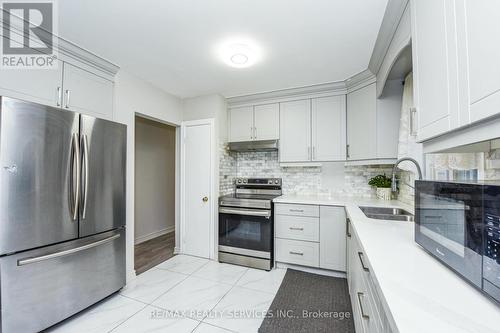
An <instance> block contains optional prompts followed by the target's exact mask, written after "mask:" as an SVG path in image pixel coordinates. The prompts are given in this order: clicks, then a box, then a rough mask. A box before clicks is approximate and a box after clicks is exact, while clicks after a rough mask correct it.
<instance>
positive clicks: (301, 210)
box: [290, 209, 304, 213]
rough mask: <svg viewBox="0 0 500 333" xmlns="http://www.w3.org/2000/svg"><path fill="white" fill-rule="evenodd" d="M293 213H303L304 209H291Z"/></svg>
mask: <svg viewBox="0 0 500 333" xmlns="http://www.w3.org/2000/svg"><path fill="white" fill-rule="evenodd" d="M290 211H291V212H296V213H303V212H304V210H303V209H290Z"/></svg>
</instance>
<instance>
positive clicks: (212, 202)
mask: <svg viewBox="0 0 500 333" xmlns="http://www.w3.org/2000/svg"><path fill="white" fill-rule="evenodd" d="M200 125H208V126H210V150H211V151H210V165H209V168H210V173H209V174H210V193H209V207H210V222H209V259H212V260H215V259H217V256H216V254H217V251H216V247H217V228H216V225H215V221H216V220H217V219H216V214H217V200H216V198H217V197H216V188H215V186H216V181H215V176H216V175H215V154H216V145H215V119H214V118H207V119H199V120H189V121H183V122H182V123H181V131H180V137H181V138H180V150H181V151H180V193H179V199H180V200H179V201H180V219H179V224H180V225H179V230H180V233H179V252H180V253H184V235H185V226H186V220H185V217H186V214H185V212H186V202H185V200H184V193H185V192H186V188H185V186H186V182H185V180H186V179H185V177H186V172H185V167H186V146H185V137H186V128H187V127H192V126H200Z"/></svg>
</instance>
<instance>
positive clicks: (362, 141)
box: [347, 83, 377, 160]
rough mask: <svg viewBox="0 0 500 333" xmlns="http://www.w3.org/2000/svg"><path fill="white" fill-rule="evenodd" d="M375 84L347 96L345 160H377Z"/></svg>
mask: <svg viewBox="0 0 500 333" xmlns="http://www.w3.org/2000/svg"><path fill="white" fill-rule="evenodd" d="M375 85H376V84H375V83H373V84H370V85H368V86H366V87H363V88H361V89H358V90H356V91H354V92H351V93H349V94H348V95H347V145H348V151H347V159H349V160H370V159H376V158H377V97H376V94H377V92H376V86H375Z"/></svg>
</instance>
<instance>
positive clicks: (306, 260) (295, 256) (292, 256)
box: [275, 238, 319, 267]
mask: <svg viewBox="0 0 500 333" xmlns="http://www.w3.org/2000/svg"><path fill="white" fill-rule="evenodd" d="M275 246H276V261H280V262H285V263H290V264H297V265H303V266H311V267H318V266H319V243H312V242H304V241H297V240H290V239H280V238H276V239H275Z"/></svg>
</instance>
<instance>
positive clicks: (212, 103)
mask: <svg viewBox="0 0 500 333" xmlns="http://www.w3.org/2000/svg"><path fill="white" fill-rule="evenodd" d="M207 118H215V130H216V131H217V133H218V138H219V142H226V141H227V105H226V99H225V98H224V97H222V96H221V95H207V96H200V97H193V98H187V99H185V100H184V117H183V120H197V119H207Z"/></svg>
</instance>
